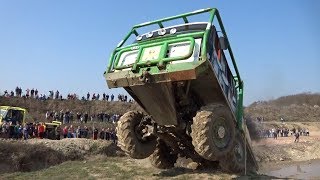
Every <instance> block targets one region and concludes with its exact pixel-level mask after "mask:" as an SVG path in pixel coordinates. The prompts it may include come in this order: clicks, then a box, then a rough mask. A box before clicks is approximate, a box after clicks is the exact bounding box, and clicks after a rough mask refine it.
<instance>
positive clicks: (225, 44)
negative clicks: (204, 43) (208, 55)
mask: <svg viewBox="0 0 320 180" xmlns="http://www.w3.org/2000/svg"><path fill="white" fill-rule="evenodd" d="M219 43H220V48H221V49H223V50H227V49H228V47H229V44H228V41H227V39H226V38H225V37H223V36H222V37H219Z"/></svg>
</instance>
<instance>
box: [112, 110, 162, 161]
mask: <svg viewBox="0 0 320 180" xmlns="http://www.w3.org/2000/svg"><path fill="white" fill-rule="evenodd" d="M143 117H144V115H143V114H142V113H141V112H137V111H129V112H127V113H125V114H124V115H123V116H122V117H121V118H120V119H119V122H118V125H117V136H118V145H119V147H120V148H121V149H122V150H123V151H124V152H125V153H126V154H127V155H129V156H130V157H132V158H135V159H144V158H147V157H148V156H150V155H151V154H152V153H153V151H154V149H155V147H156V138H155V136H153V135H149V134H148V131H149V130H148V126H147V125H145V124H143V123H142V120H143Z"/></svg>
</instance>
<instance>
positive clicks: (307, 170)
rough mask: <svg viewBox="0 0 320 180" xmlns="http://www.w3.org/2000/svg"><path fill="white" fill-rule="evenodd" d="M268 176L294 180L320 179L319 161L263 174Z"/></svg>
mask: <svg viewBox="0 0 320 180" xmlns="http://www.w3.org/2000/svg"><path fill="white" fill-rule="evenodd" d="M265 174H266V175H268V176H274V177H278V178H294V179H320V161H313V162H310V163H309V164H299V165H292V166H288V165H286V167H282V168H280V169H277V170H272V171H269V172H267V173H265Z"/></svg>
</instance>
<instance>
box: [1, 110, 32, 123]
mask: <svg viewBox="0 0 320 180" xmlns="http://www.w3.org/2000/svg"><path fill="white" fill-rule="evenodd" d="M27 113H28V112H27V110H26V109H24V108H21V107H13V106H0V124H3V123H4V122H12V124H13V125H15V124H17V123H18V124H24V123H25V120H26V116H27Z"/></svg>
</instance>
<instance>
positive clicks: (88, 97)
mask: <svg viewBox="0 0 320 180" xmlns="http://www.w3.org/2000/svg"><path fill="white" fill-rule="evenodd" d="M89 99H90V93H89V92H88V94H87V100H89Z"/></svg>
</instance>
